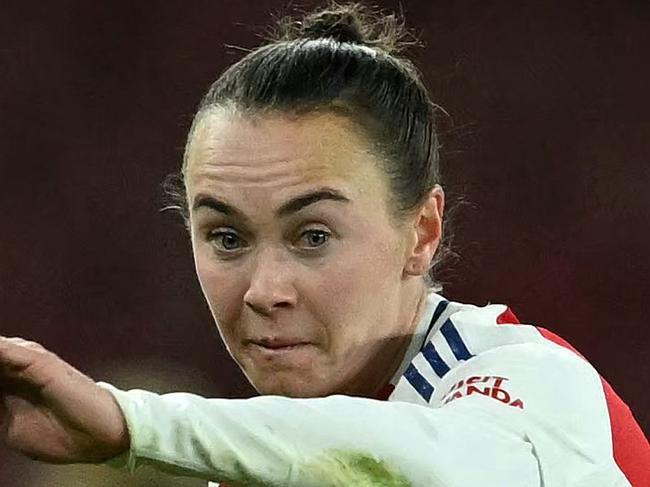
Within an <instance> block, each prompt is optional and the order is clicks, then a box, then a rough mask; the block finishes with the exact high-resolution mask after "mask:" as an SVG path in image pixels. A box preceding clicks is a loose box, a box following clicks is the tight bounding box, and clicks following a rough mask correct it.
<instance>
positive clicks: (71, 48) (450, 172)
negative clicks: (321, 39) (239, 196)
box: [0, 0, 650, 486]
mask: <svg viewBox="0 0 650 487" xmlns="http://www.w3.org/2000/svg"><path fill="white" fill-rule="evenodd" d="M377 3H378V4H380V5H382V6H384V7H388V8H391V9H394V10H399V3H398V2H396V1H383V2H377ZM317 4H318V2H310V1H303V2H301V3H299V4H297V5H300V6H304V7H306V8H309V7H311V6H314V5H317ZM286 6H287V3H286V2H283V1H276V0H266V1H252V0H248V1H237V2H235V1H219V2H217V1H205V0H204V1H192V2H181V1H164V2H163V1H151V2H126V1H111V2H84V1H72V0H69V1H57V2H47V3H45V2H36V1H20V2H18V1H8V2H3V5H2V6H1V7H0V134H1V135H0V177H1V182H2V186H1V190H0V207H1V208H2V217H1V222H2V223H1V224H0V228H1V230H0V232H1V235H2V236H1V238H0V333H1V334H3V335H8V336H22V337H26V338H30V339H34V340H37V341H39V342H41V343H43V344H44V345H45V346H46V347H48V348H50V349H52V350H54V351H55V352H57V353H58V354H59V355H61V356H62V357H64V358H65V359H67V360H69V361H70V362H72V363H73V364H74V365H76V366H77V367H79V368H80V369H82V370H84V371H85V372H87V373H89V374H90V375H92V376H93V377H94V378H96V379H98V380H109V381H114V382H115V383H116V385H118V386H122V387H126V386H127V385H128V386H134V387H135V386H147V387H150V388H154V389H155V388H157V389H159V390H161V391H169V390H186V391H191V392H196V393H200V394H204V395H212V396H225V397H241V396H246V395H250V394H251V393H252V391H251V390H250V388H249V387H248V385H247V384H246V383H245V381H244V379H243V377H242V376H241V375H240V373H239V371H238V369H237V367H236V366H235V365H234V364H233V363H231V361H230V359H229V357H228V356H227V354H226V352H225V350H224V348H223V346H222V345H221V342H220V339H219V336H218V334H217V331H216V328H215V326H214V324H213V323H212V320H211V317H210V315H209V313H208V309H207V306H206V305H205V304H204V302H203V298H202V296H201V294H200V289H199V286H198V284H197V282H196V280H195V277H194V270H193V263H192V259H191V254H190V248H189V242H188V240H187V238H186V235H185V233H184V229H183V227H182V224H181V222H180V220H179V219H178V218H177V217H175V216H174V215H171V214H167V213H160V212H159V208H160V207H161V206H162V203H161V199H160V195H161V190H160V183H161V181H162V180H163V178H164V176H165V175H166V174H167V173H169V172H172V171H175V170H177V168H178V167H179V163H180V158H181V153H182V148H183V144H184V138H185V135H186V132H187V130H188V128H189V124H190V121H191V117H192V113H193V111H194V109H195V107H196V105H197V104H198V101H199V99H200V97H201V95H202V94H203V92H204V91H205V90H206V89H207V87H208V86H209V85H210V83H211V82H212V80H213V79H215V77H216V76H217V75H218V74H219V73H220V72H221V71H222V70H223V69H224V68H225V67H226V66H228V65H229V64H231V63H233V62H234V61H236V60H237V59H239V58H240V57H241V56H242V52H241V50H239V49H237V48H234V47H226V46H225V45H226V44H228V45H236V46H242V47H246V48H250V47H254V46H257V45H258V44H259V43H261V42H262V40H261V38H260V37H259V35H260V34H261V33H262V32H263V29H264V26H265V25H268V24H269V22H270V14H271V13H282V12H285V13H287V12H290V10H287V9H286V8H284V7H286ZM402 6H403V10H404V13H405V16H406V19H407V21H408V25H409V26H411V27H412V28H414V29H415V30H416V32H418V33H419V34H420V36H421V38H422V40H423V41H424V42H425V43H426V47H425V48H420V49H415V50H413V51H412V53H413V56H414V59H415V61H416V62H417V63H418V65H419V66H420V68H421V70H422V73H423V75H424V78H425V80H426V82H427V84H428V86H429V87H430V89H431V91H432V94H433V98H434V99H435V100H436V101H437V102H438V103H439V104H440V105H442V106H443V107H444V108H445V109H446V110H447V111H448V112H449V113H450V114H451V116H452V119H451V120H449V121H447V122H445V126H444V131H445V133H446V134H447V136H446V138H445V139H444V142H445V160H444V165H443V172H444V176H445V187H446V190H447V192H448V194H449V195H450V196H451V197H456V198H457V197H459V196H461V195H464V197H465V199H466V200H467V202H468V204H466V205H464V206H463V207H462V211H461V212H460V213H459V214H458V216H457V228H456V250H457V251H458V252H459V253H460V255H461V259H460V261H458V262H457V263H455V264H454V266H453V267H451V268H450V269H448V271H447V272H446V273H445V278H446V280H447V282H448V285H447V286H446V292H445V294H446V295H447V296H448V297H450V298H451V299H455V300H464V301H468V302H473V303H476V304H481V305H482V304H486V303H487V302H488V301H490V302H501V303H508V304H510V305H511V307H512V308H513V309H514V310H515V312H516V313H517V314H518V315H519V317H520V319H522V321H525V322H530V323H535V324H539V325H542V326H545V327H547V328H550V329H552V330H553V331H555V332H556V333H558V334H560V335H562V336H563V337H564V338H566V339H568V340H569V341H570V342H572V343H573V344H574V345H575V346H576V347H577V348H578V349H580V350H581V351H582V352H583V354H584V355H585V356H586V357H587V358H588V359H589V360H590V361H591V362H592V363H593V364H594V365H595V366H596V367H597V368H598V369H599V370H600V372H601V373H602V374H603V375H604V376H605V377H606V378H607V379H608V380H609V381H610V382H611V383H612V385H613V386H614V387H615V389H616V390H617V391H618V392H619V394H620V395H621V396H622V397H623V398H624V399H625V400H626V401H627V403H628V404H629V405H630V406H631V407H632V409H633V411H634V412H635V414H636V416H637V418H638V419H639V421H640V423H641V424H642V426H643V428H644V429H645V431H646V432H649V431H650V394H649V393H648V387H649V384H650V365H649V364H648V352H649V350H650V331H649V328H648V326H649V325H650V306H649V300H648V294H649V293H650V283H649V281H648V274H649V271H650V260H649V259H648V256H647V253H648V250H649V249H650V225H649V223H650V211H649V209H648V208H649V206H650V164H649V159H650V142H649V139H650V110H649V108H650V107H649V102H648V87H650V3H648V2H647V1H636V2H634V1H625V0H616V1H614V0H608V1H587V0H575V1H568V2H549V1H527V2H507V1H505V2H484V1H479V0H457V1H451V0H440V1H426V0H421V1H403V2H402ZM134 371H137V374H140V375H139V376H137V377H140V379H139V380H138V379H137V378H134V377H136V375H137V374H136V372H134ZM151 377H158V379H156V380H159V382H155V380H154V379H152V378H151ZM558 393H559V394H561V393H562V385H561V384H558ZM32 467H33V465H32V463H31V462H29V461H26V460H22V459H20V458H19V457H17V456H16V455H14V454H11V453H9V452H8V451H7V450H6V449H1V448H0V474H2V476H3V477H2V478H3V479H5V480H3V481H2V482H0V483H2V485H12V486H13V485H44V484H39V483H34V482H36V481H33V480H32V481H29V480H27V477H25V474H24V471H25V469H29V468H32ZM7 479H9V483H6V480H7ZM30 482H32V483H30ZM48 485H49V484H48ZM121 485H122V484H121ZM123 485H127V484H123ZM129 485H131V484H129ZM133 485H135V484H133ZM138 485H140V484H138ZM141 485H149V484H144V483H143V484H141Z"/></svg>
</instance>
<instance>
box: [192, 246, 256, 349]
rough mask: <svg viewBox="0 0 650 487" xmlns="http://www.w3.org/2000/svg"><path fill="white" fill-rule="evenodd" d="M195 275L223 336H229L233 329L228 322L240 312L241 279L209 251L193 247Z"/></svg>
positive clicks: (233, 321)
mask: <svg viewBox="0 0 650 487" xmlns="http://www.w3.org/2000/svg"><path fill="white" fill-rule="evenodd" d="M194 252H195V253H194V255H195V266H196V275H197V277H198V279H199V283H200V285H201V290H202V291H203V295H204V296H205V299H206V301H207V302H208V306H209V307H210V311H211V312H212V316H213V318H214V320H215V322H216V324H217V326H218V327H219V331H220V333H221V334H222V336H224V338H227V337H230V336H232V334H233V331H234V330H231V329H229V327H228V324H230V323H235V322H237V320H238V319H239V316H240V314H241V303H242V301H243V295H244V292H245V290H244V289H243V286H242V285H241V284H240V283H241V282H242V279H239V278H238V274H237V273H236V272H233V271H232V270H228V269H226V268H225V267H224V266H223V265H222V264H218V263H216V262H215V261H214V259H213V258H211V256H210V255H209V251H206V250H202V249H196V248H195V249H194Z"/></svg>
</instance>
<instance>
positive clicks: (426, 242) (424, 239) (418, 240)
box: [403, 184, 445, 276]
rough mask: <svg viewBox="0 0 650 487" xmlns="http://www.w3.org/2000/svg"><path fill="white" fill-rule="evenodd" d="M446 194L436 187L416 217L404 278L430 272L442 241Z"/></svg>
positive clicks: (409, 242)
mask: <svg viewBox="0 0 650 487" xmlns="http://www.w3.org/2000/svg"><path fill="white" fill-rule="evenodd" d="M444 210H445V193H444V191H443V190H442V188H441V187H440V186H439V185H437V184H436V185H435V186H434V187H433V189H431V191H429V193H428V195H427V199H426V200H425V201H424V203H423V205H422V206H421V207H420V210H419V211H418V212H417V214H416V215H415V218H414V220H413V226H412V228H411V229H410V232H411V233H410V235H409V238H408V244H407V246H406V249H405V251H406V254H405V256H404V257H405V261H404V271H403V275H404V276H423V275H424V274H426V273H427V272H428V270H429V266H430V264H431V261H432V260H433V256H434V255H435V253H436V250H438V246H439V245H440V240H441V239H442V215H443V213H444Z"/></svg>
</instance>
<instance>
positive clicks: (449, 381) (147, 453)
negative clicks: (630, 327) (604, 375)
mask: <svg viewBox="0 0 650 487" xmlns="http://www.w3.org/2000/svg"><path fill="white" fill-rule="evenodd" d="M100 385H101V386H102V387H105V388H107V389H109V390H110V391H112V392H113V393H114V394H115V396H116V398H117V399H118V401H119V402H120V404H121V407H122V408H123V410H124V411H125V413H126V417H127V420H128V422H129V429H130V431H131V438H132V446H131V449H130V451H129V452H128V453H127V454H124V455H122V456H120V457H117V458H115V459H113V460H111V461H109V462H108V464H109V465H111V466H115V467H122V466H125V465H128V467H129V468H131V469H134V468H135V467H136V466H138V465H141V464H153V465H157V466H163V468H165V469H167V471H169V472H172V473H177V474H184V475H196V476H200V477H202V478H207V479H213V480H221V481H226V480H227V481H229V482H232V483H233V485H240V484H241V485H249V483H250V485H269V486H271V485H279V486H312V485H313V486H348V485H368V486H370V485H384V486H413V487H416V486H417V487H420V486H421V487H435V486H444V487H455V486H458V487H464V486H470V485H482V486H486V487H488V486H495V487H507V486H513V487H514V486H517V487H528V486H531V487H532V486H535V487H538V486H565V485H566V486H572V487H582V486H584V487H599V486H602V487H617V486H629V485H633V486H635V487H636V486H647V485H650V481H649V479H648V466H649V465H650V446H649V445H648V442H647V440H646V439H645V437H644V436H643V433H642V432H641V430H640V428H639V426H638V425H637V423H636V422H635V420H634V418H633V416H632V414H631V413H630V411H629V409H628V408H627V407H626V406H625V404H624V403H623V402H622V401H621V400H620V398H618V396H616V395H615V394H614V393H613V391H612V390H611V388H609V386H608V385H607V384H606V383H605V382H604V381H603V380H602V379H601V378H600V376H599V375H598V373H597V372H596V371H595V370H594V369H593V367H592V366H591V365H590V364H589V363H588V362H587V361H586V360H584V359H583V358H582V357H580V356H579V355H578V354H577V353H575V352H574V351H572V350H569V349H568V348H567V345H566V344H564V343H562V340H561V339H559V338H558V337H556V336H554V335H553V334H551V333H549V332H548V331H546V330H544V329H539V328H536V327H534V326H531V325H521V324H518V322H517V319H516V317H515V316H514V314H513V313H512V312H511V311H510V310H509V309H508V308H506V307H505V306H503V305H495V304H493V305H488V306H485V307H477V306H472V305H467V304H461V303H456V302H449V301H448V300H446V299H444V298H443V297H442V296H440V295H438V294H435V293H430V294H429V295H428V298H427V303H426V308H425V310H424V313H423V315H422V317H421V319H420V321H419V323H418V325H417V328H416V330H415V332H414V334H413V336H412V340H411V342H410V344H409V346H408V349H407V352H406V354H405V356H404V359H403V360H402V362H401V364H400V366H399V368H398V370H397V372H396V373H395V376H394V377H393V378H392V379H391V381H390V382H389V383H388V384H387V386H386V387H385V388H384V389H383V390H382V391H381V393H380V394H381V395H383V396H384V397H382V398H380V397H378V398H377V399H388V402H382V401H380V400H377V399H362V398H355V397H350V396H343V395H334V396H330V397H328V398H322V399H314V398H312V399H303V400H299V399H286V398H282V397H279V396H267V397H260V398H254V399H248V400H234V401H233V400H222V399H205V398H202V397H199V396H195V395H191V394H183V393H174V394H167V395H163V396H159V395H156V394H152V393H150V392H146V391H138V390H134V391H129V392H124V391H120V390H118V389H115V388H114V387H112V386H111V385H110V384H106V383H100ZM211 485H216V484H211Z"/></svg>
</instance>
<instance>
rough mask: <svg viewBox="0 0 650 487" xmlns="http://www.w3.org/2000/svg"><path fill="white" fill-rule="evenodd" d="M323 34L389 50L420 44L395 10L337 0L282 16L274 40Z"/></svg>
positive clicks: (321, 35) (352, 42) (323, 35)
mask: <svg viewBox="0 0 650 487" xmlns="http://www.w3.org/2000/svg"><path fill="white" fill-rule="evenodd" d="M324 38H331V39H334V40H336V41H338V42H349V43H351V44H362V45H366V46H370V47H375V48H379V49H382V50H384V51H386V52H387V53H389V54H395V53H398V52H400V51H402V50H404V49H405V48H407V47H408V46H411V45H418V44H419V42H418V40H417V39H414V36H412V34H411V33H410V32H409V31H408V30H407V29H406V28H405V27H404V22H403V20H402V19H401V18H400V17H397V16H396V15H395V14H393V13H390V14H385V13H383V12H381V11H379V10H376V9H371V8H368V7H366V6H365V5H363V4H361V3H358V2H354V3H344V4H339V3H337V2H336V0H330V1H329V3H328V4H327V5H326V6H325V7H322V8H320V9H318V10H316V11H313V12H310V13H307V14H304V15H303V17H302V19H296V18H292V17H284V18H282V19H280V21H279V22H278V24H277V28H276V30H275V33H274V35H273V36H272V38H271V40H274V41H294V40H299V39H324Z"/></svg>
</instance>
